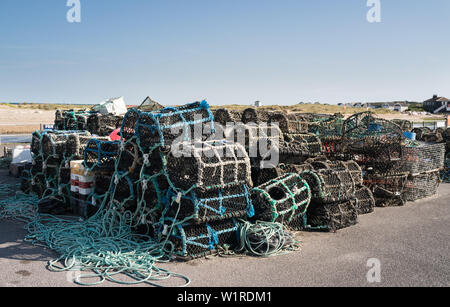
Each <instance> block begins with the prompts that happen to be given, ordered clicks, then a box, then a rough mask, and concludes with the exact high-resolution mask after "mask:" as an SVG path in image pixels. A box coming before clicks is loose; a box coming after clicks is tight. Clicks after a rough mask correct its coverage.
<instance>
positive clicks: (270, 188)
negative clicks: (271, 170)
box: [252, 174, 311, 226]
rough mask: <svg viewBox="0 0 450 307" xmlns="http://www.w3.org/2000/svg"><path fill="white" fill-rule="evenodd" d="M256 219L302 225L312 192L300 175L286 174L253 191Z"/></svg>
mask: <svg viewBox="0 0 450 307" xmlns="http://www.w3.org/2000/svg"><path fill="white" fill-rule="evenodd" d="M252 199H253V205H254V207H255V219H258V220H262V221H268V222H278V223H282V224H285V225H292V226H294V225H300V224H302V221H303V215H304V214H305V212H306V209H307V208H308V205H309V203H310V201H311V191H310V188H309V186H308V184H307V183H306V181H305V180H303V179H302V178H301V177H300V176H299V175H298V174H286V175H284V176H282V177H279V178H276V179H273V180H271V181H269V182H267V183H265V184H263V185H261V186H259V187H257V188H254V189H253V190H252Z"/></svg>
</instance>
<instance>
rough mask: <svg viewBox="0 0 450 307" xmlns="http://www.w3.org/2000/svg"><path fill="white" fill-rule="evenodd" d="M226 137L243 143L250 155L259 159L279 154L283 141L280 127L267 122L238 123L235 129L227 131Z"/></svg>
mask: <svg viewBox="0 0 450 307" xmlns="http://www.w3.org/2000/svg"><path fill="white" fill-rule="evenodd" d="M225 137H226V139H227V140H228V141H231V142H234V143H239V144H241V145H243V146H244V147H245V150H246V151H247V153H248V155H249V157H250V158H251V159H254V160H257V161H261V160H264V159H270V158H271V157H272V155H274V154H276V155H278V154H279V150H280V145H281V144H282V143H283V133H282V132H281V130H280V128H278V126H271V125H269V126H268V125H266V124H247V125H245V124H237V125H236V126H235V127H234V129H232V130H228V131H226V135H225Z"/></svg>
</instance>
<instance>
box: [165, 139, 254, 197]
mask: <svg viewBox="0 0 450 307" xmlns="http://www.w3.org/2000/svg"><path fill="white" fill-rule="evenodd" d="M181 147H182V148H180V152H174V151H171V152H170V153H169V154H168V155H167V165H166V168H167V175H168V178H169V179H170V181H171V182H172V183H173V184H174V185H175V186H176V187H177V188H181V189H183V190H188V189H190V188H191V187H192V186H194V185H195V186H196V187H198V188H203V189H213V188H215V187H222V188H223V187H226V186H228V185H235V184H249V185H250V186H251V185H252V183H251V175H250V172H251V170H250V160H249V158H248V156H247V153H246V152H245V149H244V147H243V146H242V145H240V144H232V143H227V142H214V141H213V142H203V143H195V144H191V143H184V144H183V145H182V146H181ZM183 153H184V154H185V156H184V155H183ZM179 155H182V156H181V157H180V156H179Z"/></svg>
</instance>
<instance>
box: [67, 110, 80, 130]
mask: <svg viewBox="0 0 450 307" xmlns="http://www.w3.org/2000/svg"><path fill="white" fill-rule="evenodd" d="M77 129H78V123H77V118H76V117H75V112H74V111H67V112H65V113H64V130H71V131H73V130H77Z"/></svg>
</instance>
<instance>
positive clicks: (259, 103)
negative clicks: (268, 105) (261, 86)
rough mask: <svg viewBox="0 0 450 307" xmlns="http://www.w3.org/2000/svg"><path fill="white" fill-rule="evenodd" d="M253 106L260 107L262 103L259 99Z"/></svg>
mask: <svg viewBox="0 0 450 307" xmlns="http://www.w3.org/2000/svg"><path fill="white" fill-rule="evenodd" d="M255 107H256V108H260V107H262V103H261V101H259V100H258V101H255Z"/></svg>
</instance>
